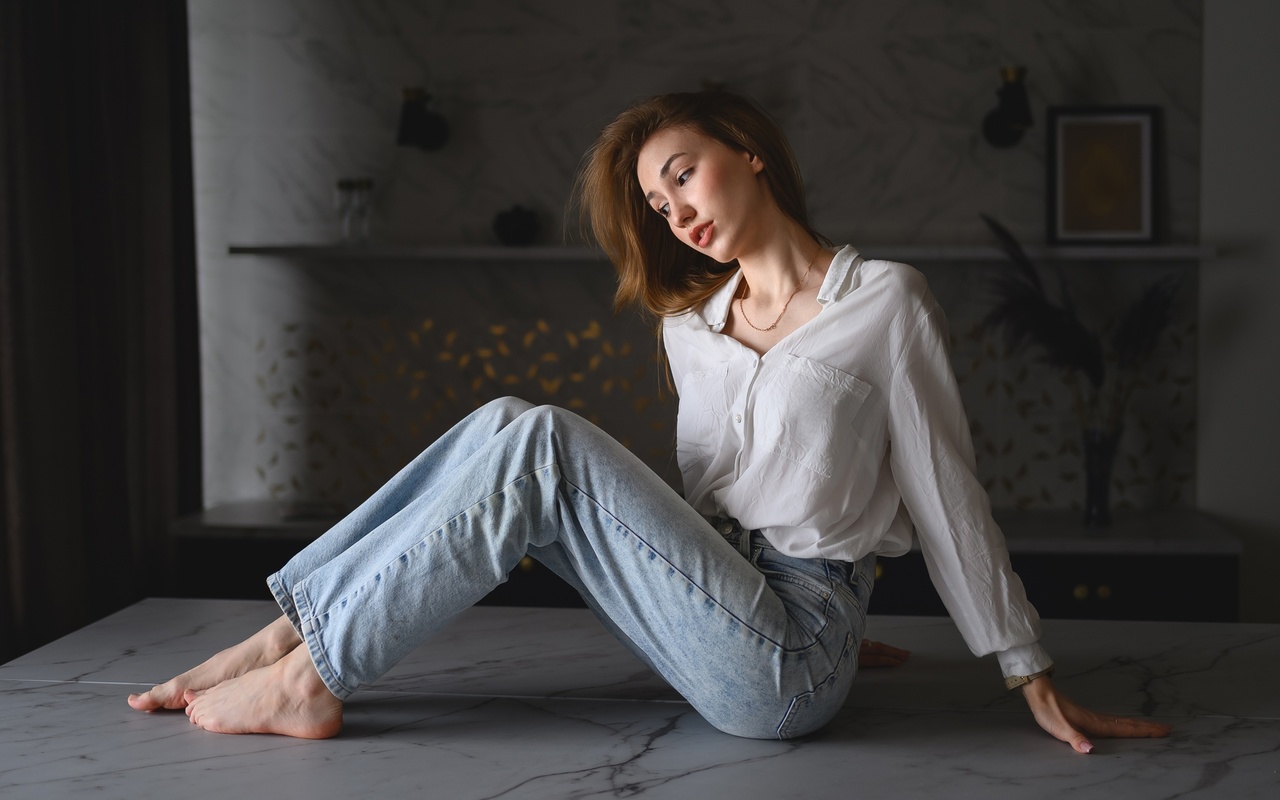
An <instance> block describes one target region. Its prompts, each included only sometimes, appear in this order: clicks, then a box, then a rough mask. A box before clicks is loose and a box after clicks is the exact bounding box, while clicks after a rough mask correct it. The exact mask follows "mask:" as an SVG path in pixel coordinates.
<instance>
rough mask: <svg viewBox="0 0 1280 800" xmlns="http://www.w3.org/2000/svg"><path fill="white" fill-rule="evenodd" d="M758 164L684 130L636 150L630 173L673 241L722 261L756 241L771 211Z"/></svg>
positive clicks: (651, 139) (662, 133)
mask: <svg viewBox="0 0 1280 800" xmlns="http://www.w3.org/2000/svg"><path fill="white" fill-rule="evenodd" d="M763 169H764V164H763V163H762V162H761V161H760V159H759V158H756V157H755V156H752V155H750V154H749V153H741V152H737V151H735V150H732V149H730V148H729V147H727V146H725V145H724V144H722V143H720V142H719V141H717V140H715V139H712V138H710V137H708V136H705V135H703V134H701V133H698V132H697V131H693V130H690V129H688V128H667V129H665V130H662V131H659V132H658V133H655V134H654V135H653V136H651V137H649V140H648V141H646V142H645V143H644V146H643V147H642V148H640V154H639V159H638V160H637V163H636V175H637V177H638V178H639V180H640V189H641V191H643V192H644V194H645V201H646V202H647V203H648V205H649V207H650V208H652V209H653V211H654V213H656V214H658V215H660V216H662V217H663V218H664V219H665V220H666V221H667V224H668V225H670V226H671V232H672V233H674V234H675V236H676V238H677V239H679V240H680V241H682V242H684V243H685V244H687V245H688V246H690V247H692V248H694V249H695V250H697V251H699V252H702V253H706V254H707V255H709V256H711V257H712V258H714V259H716V260H717V261H719V262H721V263H727V262H729V261H732V260H733V259H735V258H738V257H739V256H740V255H741V254H742V253H745V252H748V251H749V250H750V249H751V248H753V247H755V246H757V245H758V244H759V243H758V242H756V241H754V237H753V234H758V233H759V232H760V231H762V230H765V229H767V227H768V226H764V225H759V224H753V223H756V222H759V221H760V220H759V215H761V214H764V213H767V212H768V210H769V209H770V208H771V207H772V206H771V201H770V198H769V193H768V189H767V188H766V186H765V183H764V180H763V178H761V177H759V176H760V172H761V171H762V170H763Z"/></svg>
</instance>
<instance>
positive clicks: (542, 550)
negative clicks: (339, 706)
mask: <svg viewBox="0 0 1280 800" xmlns="http://www.w3.org/2000/svg"><path fill="white" fill-rule="evenodd" d="M415 463H418V462H415ZM410 482H412V481H410ZM744 535H745V534H742V535H740V536H739V540H741V536H744ZM765 545H766V543H765V542H764V541H763V539H762V537H759V535H758V534H756V535H755V537H754V538H751V537H748V539H747V545H746V546H745V547H744V549H745V550H747V551H748V554H750V555H752V558H753V560H754V561H755V563H754V564H753V563H750V562H749V561H748V560H747V559H743V558H742V557H740V556H739V554H738V553H737V552H735V549H734V547H733V546H732V545H731V544H730V543H729V542H728V541H726V539H725V538H724V537H723V536H721V535H720V534H719V533H717V532H716V531H715V530H714V529H713V528H712V527H711V526H710V525H709V524H708V523H707V521H706V520H704V519H703V518H702V517H701V516H699V515H698V514H697V513H696V512H694V511H693V510H692V509H691V508H690V507H689V506H688V504H686V503H685V502H684V501H683V499H682V498H680V497H679V495H677V494H676V493H675V492H673V491H671V490H670V488H669V487H667V486H666V484H664V483H663V482H662V481H661V479H659V478H658V477H657V476H656V475H654V474H653V473H652V472H650V471H649V470H647V469H646V468H645V467H644V466H643V464H641V463H640V462H639V461H638V460H637V459H635V457H634V456H632V455H631V454H630V453H629V452H627V451H626V450H625V449H624V448H622V446H621V445H619V444H617V443H616V442H614V441H613V440H612V439H610V438H609V437H607V436H605V435H604V434H603V433H601V432H600V431H599V430H598V429H596V428H594V427H593V426H590V425H589V424H587V423H586V422H585V421H583V420H581V419H580V418H578V417H576V416H574V415H572V414H569V413H568V412H564V411H561V410H559V409H552V408H545V407H544V408H538V409H533V410H530V411H528V412H526V413H524V414H522V415H521V416H520V417H519V418H518V419H516V420H514V421H512V422H510V423H509V424H507V425H506V426H505V427H503V428H502V429H501V430H500V431H499V432H498V433H497V434H495V435H494V436H492V437H491V438H490V439H489V440H488V441H487V442H486V443H485V444H484V446H483V447H481V448H479V449H478V450H476V451H475V452H474V453H473V454H472V456H471V457H470V458H468V459H466V460H465V462H464V463H462V464H461V465H460V466H459V467H458V468H457V469H456V470H455V471H454V472H453V474H452V476H451V480H448V481H444V480H441V481H438V482H436V483H434V484H433V490H432V491H430V492H426V493H422V494H419V495H417V496H415V497H414V498H412V499H411V500H410V502H408V503H407V504H406V505H405V506H404V507H403V508H402V509H401V510H399V511H398V512H396V513H394V514H392V515H390V516H389V517H387V518H386V519H385V520H384V521H383V522H382V523H381V524H380V525H379V526H378V527H377V529H376V530H375V531H372V532H371V535H367V536H364V537H362V538H360V539H359V540H358V541H355V542H352V543H350V545H349V546H348V547H347V548H346V549H345V550H343V551H342V553H341V554H340V555H338V556H335V557H334V558H332V559H331V560H330V561H329V562H328V563H326V564H324V565H323V566H320V567H318V568H317V569H315V570H313V571H312V572H310V573H309V574H307V575H305V576H302V577H300V578H293V579H291V580H290V579H288V576H287V575H286V574H285V572H284V571H282V573H279V574H277V575H275V576H273V577H272V579H271V581H270V582H271V585H272V588H273V590H274V591H275V593H276V596H277V598H278V599H279V600H280V601H281V605H282V606H283V607H284V608H285V610H286V612H287V613H288V614H289V616H290V618H291V619H295V620H297V623H296V624H299V626H300V628H301V632H302V637H303V640H304V643H305V645H306V647H307V649H308V652H309V653H310V656H311V659H312V661H313V663H314V665H315V668H316V670H317V672H318V675H319V676H320V678H321V680H322V681H323V682H324V684H325V686H327V687H328V689H329V690H330V692H332V694H333V695H334V696H335V697H337V698H339V699H343V698H345V697H347V696H349V695H350V694H351V693H352V692H354V691H355V690H356V689H357V688H358V687H359V686H360V685H361V684H363V683H367V682H370V681H372V680H375V679H376V678H378V677H379V676H380V675H382V674H383V673H384V672H386V671H387V670H388V669H390V667H391V666H392V665H394V664H395V663H396V662H397V661H399V660H400V659H401V658H402V657H403V656H404V655H406V654H407V653H408V652H409V651H410V650H411V649H412V648H413V647H415V646H416V645H417V643H418V642H420V641H422V639H423V638H425V637H426V636H427V635H428V634H430V633H431V632H432V631H434V630H436V629H438V628H440V627H443V626H444V625H446V624H447V623H448V622H449V621H450V620H451V619H452V618H453V617H454V616H455V615H456V614H457V613H459V612H460V611H462V610H464V609H465V608H467V607H469V606H470V605H472V604H473V603H474V602H475V601H477V600H479V599H480V598H481V597H483V596H484V594H485V593H487V592H488V591H489V590H490V589H491V588H492V587H493V586H495V585H496V584H497V583H499V582H501V581H502V580H504V579H505V577H506V574H507V573H508V572H509V571H510V569H511V568H512V567H513V566H514V565H515V564H516V562H517V561H519V559H520V558H521V557H522V556H523V555H524V554H525V553H526V552H533V553H535V554H537V555H540V556H542V557H544V558H545V559H547V560H549V561H553V562H555V566H556V568H557V570H558V571H562V572H568V573H572V574H573V575H574V576H576V578H575V580H576V582H577V583H578V585H579V586H580V587H582V588H583V589H584V590H585V591H586V592H587V594H588V595H589V597H590V599H591V601H592V602H593V604H594V605H595V606H596V608H597V609H598V610H599V611H600V613H601V614H603V615H604V616H605V617H606V618H607V620H608V621H609V623H610V625H611V627H612V628H613V629H614V630H615V631H617V632H619V634H620V636H621V637H622V638H623V639H624V641H627V642H629V643H631V644H633V645H634V646H635V647H637V648H639V649H640V650H641V651H642V652H643V654H644V656H645V657H646V660H647V661H648V662H649V663H650V664H651V665H653V666H654V667H655V668H656V669H658V670H659V671H660V672H661V673H662V674H663V676H664V677H666V678H667V680H668V681H670V682H671V683H672V684H673V685H674V686H675V688H676V689H677V690H679V691H680V692H681V693H682V694H684V695H685V697H686V698H688V699H689V700H690V701H691V702H692V703H693V704H694V705H695V707H697V708H698V710H699V711H700V712H702V713H703V714H704V716H706V717H707V718H708V719H709V720H710V721H711V722H712V724H715V725H717V726H718V727H720V728H722V729H724V730H727V731H729V732H733V733H737V734H739V735H747V736H790V735H798V734H800V733H804V732H807V731H809V730H812V729H813V728H816V727H817V726H819V725H821V724H822V723H823V722H825V721H826V719H827V718H829V716H830V714H832V713H834V709H835V708H838V706H839V704H840V702H841V701H842V700H843V691H845V690H847V686H848V681H849V680H850V679H851V677H852V673H853V671H854V663H853V662H854V653H856V649H857V640H858V639H859V638H861V629H862V619H863V614H864V611H863V609H864V608H865V600H866V595H867V594H868V593H869V588H868V587H869V579H868V578H866V575H865V573H866V572H867V570H866V568H865V562H864V565H859V566H860V568H859V569H857V570H854V569H853V568H852V567H851V566H850V565H839V564H837V562H828V561H824V560H820V559H816V560H804V559H787V558H786V557H785V556H781V554H777V553H776V552H775V551H772V548H768V547H766V546H765Z"/></svg>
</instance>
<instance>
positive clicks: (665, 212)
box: [654, 203, 671, 217]
mask: <svg viewBox="0 0 1280 800" xmlns="http://www.w3.org/2000/svg"><path fill="white" fill-rule="evenodd" d="M654 211H657V212H658V213H659V214H661V215H662V216H664V217H666V216H670V215H671V204H670V203H663V204H662V205H660V206H658V207H657V208H655V209H654Z"/></svg>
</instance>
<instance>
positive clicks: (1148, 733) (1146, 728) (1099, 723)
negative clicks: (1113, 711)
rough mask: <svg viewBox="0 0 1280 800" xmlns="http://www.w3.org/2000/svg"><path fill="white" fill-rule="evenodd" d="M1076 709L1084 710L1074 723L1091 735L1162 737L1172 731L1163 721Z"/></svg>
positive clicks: (1106, 736) (1127, 737)
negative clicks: (1078, 719)
mask: <svg viewBox="0 0 1280 800" xmlns="http://www.w3.org/2000/svg"><path fill="white" fill-rule="evenodd" d="M1078 710H1080V711H1084V715H1082V718H1081V719H1080V721H1079V722H1077V723H1076V724H1078V725H1080V726H1081V727H1083V728H1085V729H1087V730H1088V731H1089V733H1090V735H1092V736H1097V737H1101V738H1107V739H1163V738H1164V737H1166V736H1168V735H1169V734H1170V733H1172V732H1173V726H1172V725H1166V724H1165V723H1163V722H1154V721H1152V720H1147V719H1134V718H1133V717H1118V716H1112V715H1108V714H1099V713H1097V712H1094V711H1086V710H1085V709H1078ZM1073 721H1074V720H1073Z"/></svg>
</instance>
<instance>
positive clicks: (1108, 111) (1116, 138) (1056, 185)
mask: <svg viewBox="0 0 1280 800" xmlns="http://www.w3.org/2000/svg"><path fill="white" fill-rule="evenodd" d="M1046 116H1047V119H1048V127H1049V147H1048V152H1047V156H1048V157H1047V158H1046V159H1045V160H1046V162H1047V164H1048V167H1049V176H1048V177H1049V180H1048V187H1049V202H1048V207H1049V225H1048V231H1049V237H1048V238H1049V243H1050V244H1077V245H1084V244H1125V243H1128V244H1147V243H1150V242H1153V241H1155V238H1156V219H1155V215H1156V210H1155V198H1156V164H1157V163H1158V162H1157V158H1156V152H1155V150H1156V142H1157V141H1158V136H1157V133H1158V131H1157V127H1158V125H1159V122H1160V109H1159V108H1157V107H1154V106H1053V107H1050V108H1049V109H1048V113H1047V115H1046Z"/></svg>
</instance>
